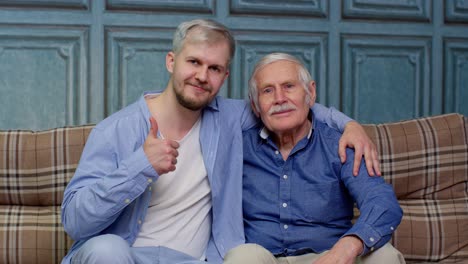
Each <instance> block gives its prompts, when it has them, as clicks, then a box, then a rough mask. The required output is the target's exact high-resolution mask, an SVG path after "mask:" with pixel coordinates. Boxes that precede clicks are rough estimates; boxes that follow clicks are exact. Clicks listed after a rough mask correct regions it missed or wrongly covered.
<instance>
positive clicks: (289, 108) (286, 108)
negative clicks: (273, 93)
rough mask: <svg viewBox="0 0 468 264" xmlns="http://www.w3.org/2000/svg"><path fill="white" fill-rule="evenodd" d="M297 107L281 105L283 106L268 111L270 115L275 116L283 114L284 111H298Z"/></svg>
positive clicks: (273, 107) (276, 106)
mask: <svg viewBox="0 0 468 264" xmlns="http://www.w3.org/2000/svg"><path fill="white" fill-rule="evenodd" d="M296 109H297V107H296V106H294V105H292V104H288V103H286V104H281V105H274V106H272V107H271V108H270V110H268V115H274V114H276V113H281V112H284V111H289V110H296Z"/></svg>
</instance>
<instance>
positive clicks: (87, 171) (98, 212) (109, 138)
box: [62, 96, 349, 263]
mask: <svg viewBox="0 0 468 264" xmlns="http://www.w3.org/2000/svg"><path fill="white" fill-rule="evenodd" d="M314 112H316V113H317V114H318V115H320V116H321V117H323V119H324V120H327V122H330V124H331V125H333V126H334V127H335V128H343V127H344V125H345V124H346V122H348V121H349V118H347V117H345V116H344V115H342V114H341V113H339V112H338V111H336V110H334V109H331V108H330V109H327V108H325V107H323V106H318V107H314ZM149 117H150V112H149V110H148V107H147V105H146V102H145V99H144V97H143V96H142V97H141V98H140V99H139V100H138V101H137V102H135V103H134V104H132V105H129V106H128V107H126V108H124V109H122V110H120V111H119V112H117V113H115V114H113V115H111V116H110V117H108V118H106V119H105V120H103V121H102V122H100V123H99V124H98V125H96V127H95V128H94V129H93V131H92V132H91V134H90V135H89V138H88V140H87V143H86V146H85V148H84V150H83V153H82V156H81V160H80V163H79V165H78V168H77V170H76V172H75V175H74V177H73V178H72V180H71V181H70V183H69V184H68V185H67V187H66V189H65V193H64V198H63V203H62V222H63V225H64V229H65V231H66V232H67V233H68V234H69V235H70V236H71V238H72V239H73V240H75V243H74V244H73V246H72V248H71V250H70V252H69V253H68V255H67V256H66V257H65V258H64V260H63V261H62V263H69V262H70V259H71V257H72V256H73V254H74V253H75V252H76V251H77V249H79V248H80V247H81V246H82V245H83V243H84V242H86V241H87V240H88V239H89V238H91V237H94V236H97V235H101V234H116V235H118V236H120V237H122V238H124V239H125V240H126V241H127V242H128V243H129V245H132V244H133V243H134V241H135V239H136V237H137V235H138V232H139V230H140V225H141V223H142V221H143V220H144V219H145V216H146V211H147V208H148V204H149V201H150V198H151V190H150V188H149V187H150V186H151V182H153V181H157V179H158V177H159V175H158V174H157V173H156V171H155V170H154V169H153V167H152V166H151V164H150V163H149V161H148V159H147V158H146V156H145V153H144V151H143V143H144V141H145V139H146V137H147V135H148V132H149V128H150V123H149V121H148V120H149ZM332 120H334V121H333V122H332ZM256 123H257V120H256V119H255V117H254V116H253V114H252V112H251V109H250V107H249V104H247V103H246V102H245V101H243V100H232V99H224V98H221V97H216V98H215V99H214V100H213V101H212V102H211V103H210V104H209V106H207V107H206V108H205V109H204V111H203V113H202V123H201V130H200V143H201V148H202V154H203V160H204V163H205V167H206V170H207V173H208V179H209V182H210V187H211V198H212V199H211V201H212V231H211V238H210V241H209V243H208V248H207V251H206V256H207V258H208V260H209V261H210V262H214V263H220V262H222V259H223V257H224V255H225V254H226V253H227V251H229V250H230V249H231V248H233V247H235V246H237V245H239V244H242V243H244V230H243V224H242V196H241V194H242V177H241V175H242V130H247V129H248V128H250V127H252V126H254V125H255V124H256Z"/></svg>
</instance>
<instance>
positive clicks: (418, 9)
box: [343, 0, 432, 22]
mask: <svg viewBox="0 0 468 264" xmlns="http://www.w3.org/2000/svg"><path fill="white" fill-rule="evenodd" d="M431 16H432V2H431V1H426V0H407V1H394V0H344V1H343V17H345V18H364V19H369V18H373V19H383V20H385V19H389V20H390V19H391V20H394V19H396V20H408V21H426V22H427V21H430V20H431Z"/></svg>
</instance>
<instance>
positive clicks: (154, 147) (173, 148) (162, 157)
mask: <svg viewBox="0 0 468 264" xmlns="http://www.w3.org/2000/svg"><path fill="white" fill-rule="evenodd" d="M149 121H150V123H151V128H150V131H149V133H148V136H147V137H146V140H145V143H144V144H143V150H144V151H145V154H146V157H147V158H148V160H149V162H150V163H151V165H153V168H154V170H155V171H156V172H157V173H158V174H159V175H162V174H165V173H168V172H170V171H174V170H175V169H176V166H175V165H176V164H177V156H178V155H179V152H178V151H177V149H178V148H179V143H177V142H176V141H174V140H170V139H159V138H158V136H157V135H158V123H157V122H156V119H154V117H150V119H149Z"/></svg>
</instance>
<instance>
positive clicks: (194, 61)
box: [189, 60, 198, 65]
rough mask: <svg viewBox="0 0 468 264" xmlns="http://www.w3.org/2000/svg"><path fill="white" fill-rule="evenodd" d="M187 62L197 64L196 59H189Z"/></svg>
mask: <svg viewBox="0 0 468 264" xmlns="http://www.w3.org/2000/svg"><path fill="white" fill-rule="evenodd" d="M189 62H190V63H191V64H193V65H197V64H198V61H197V60H189Z"/></svg>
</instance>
